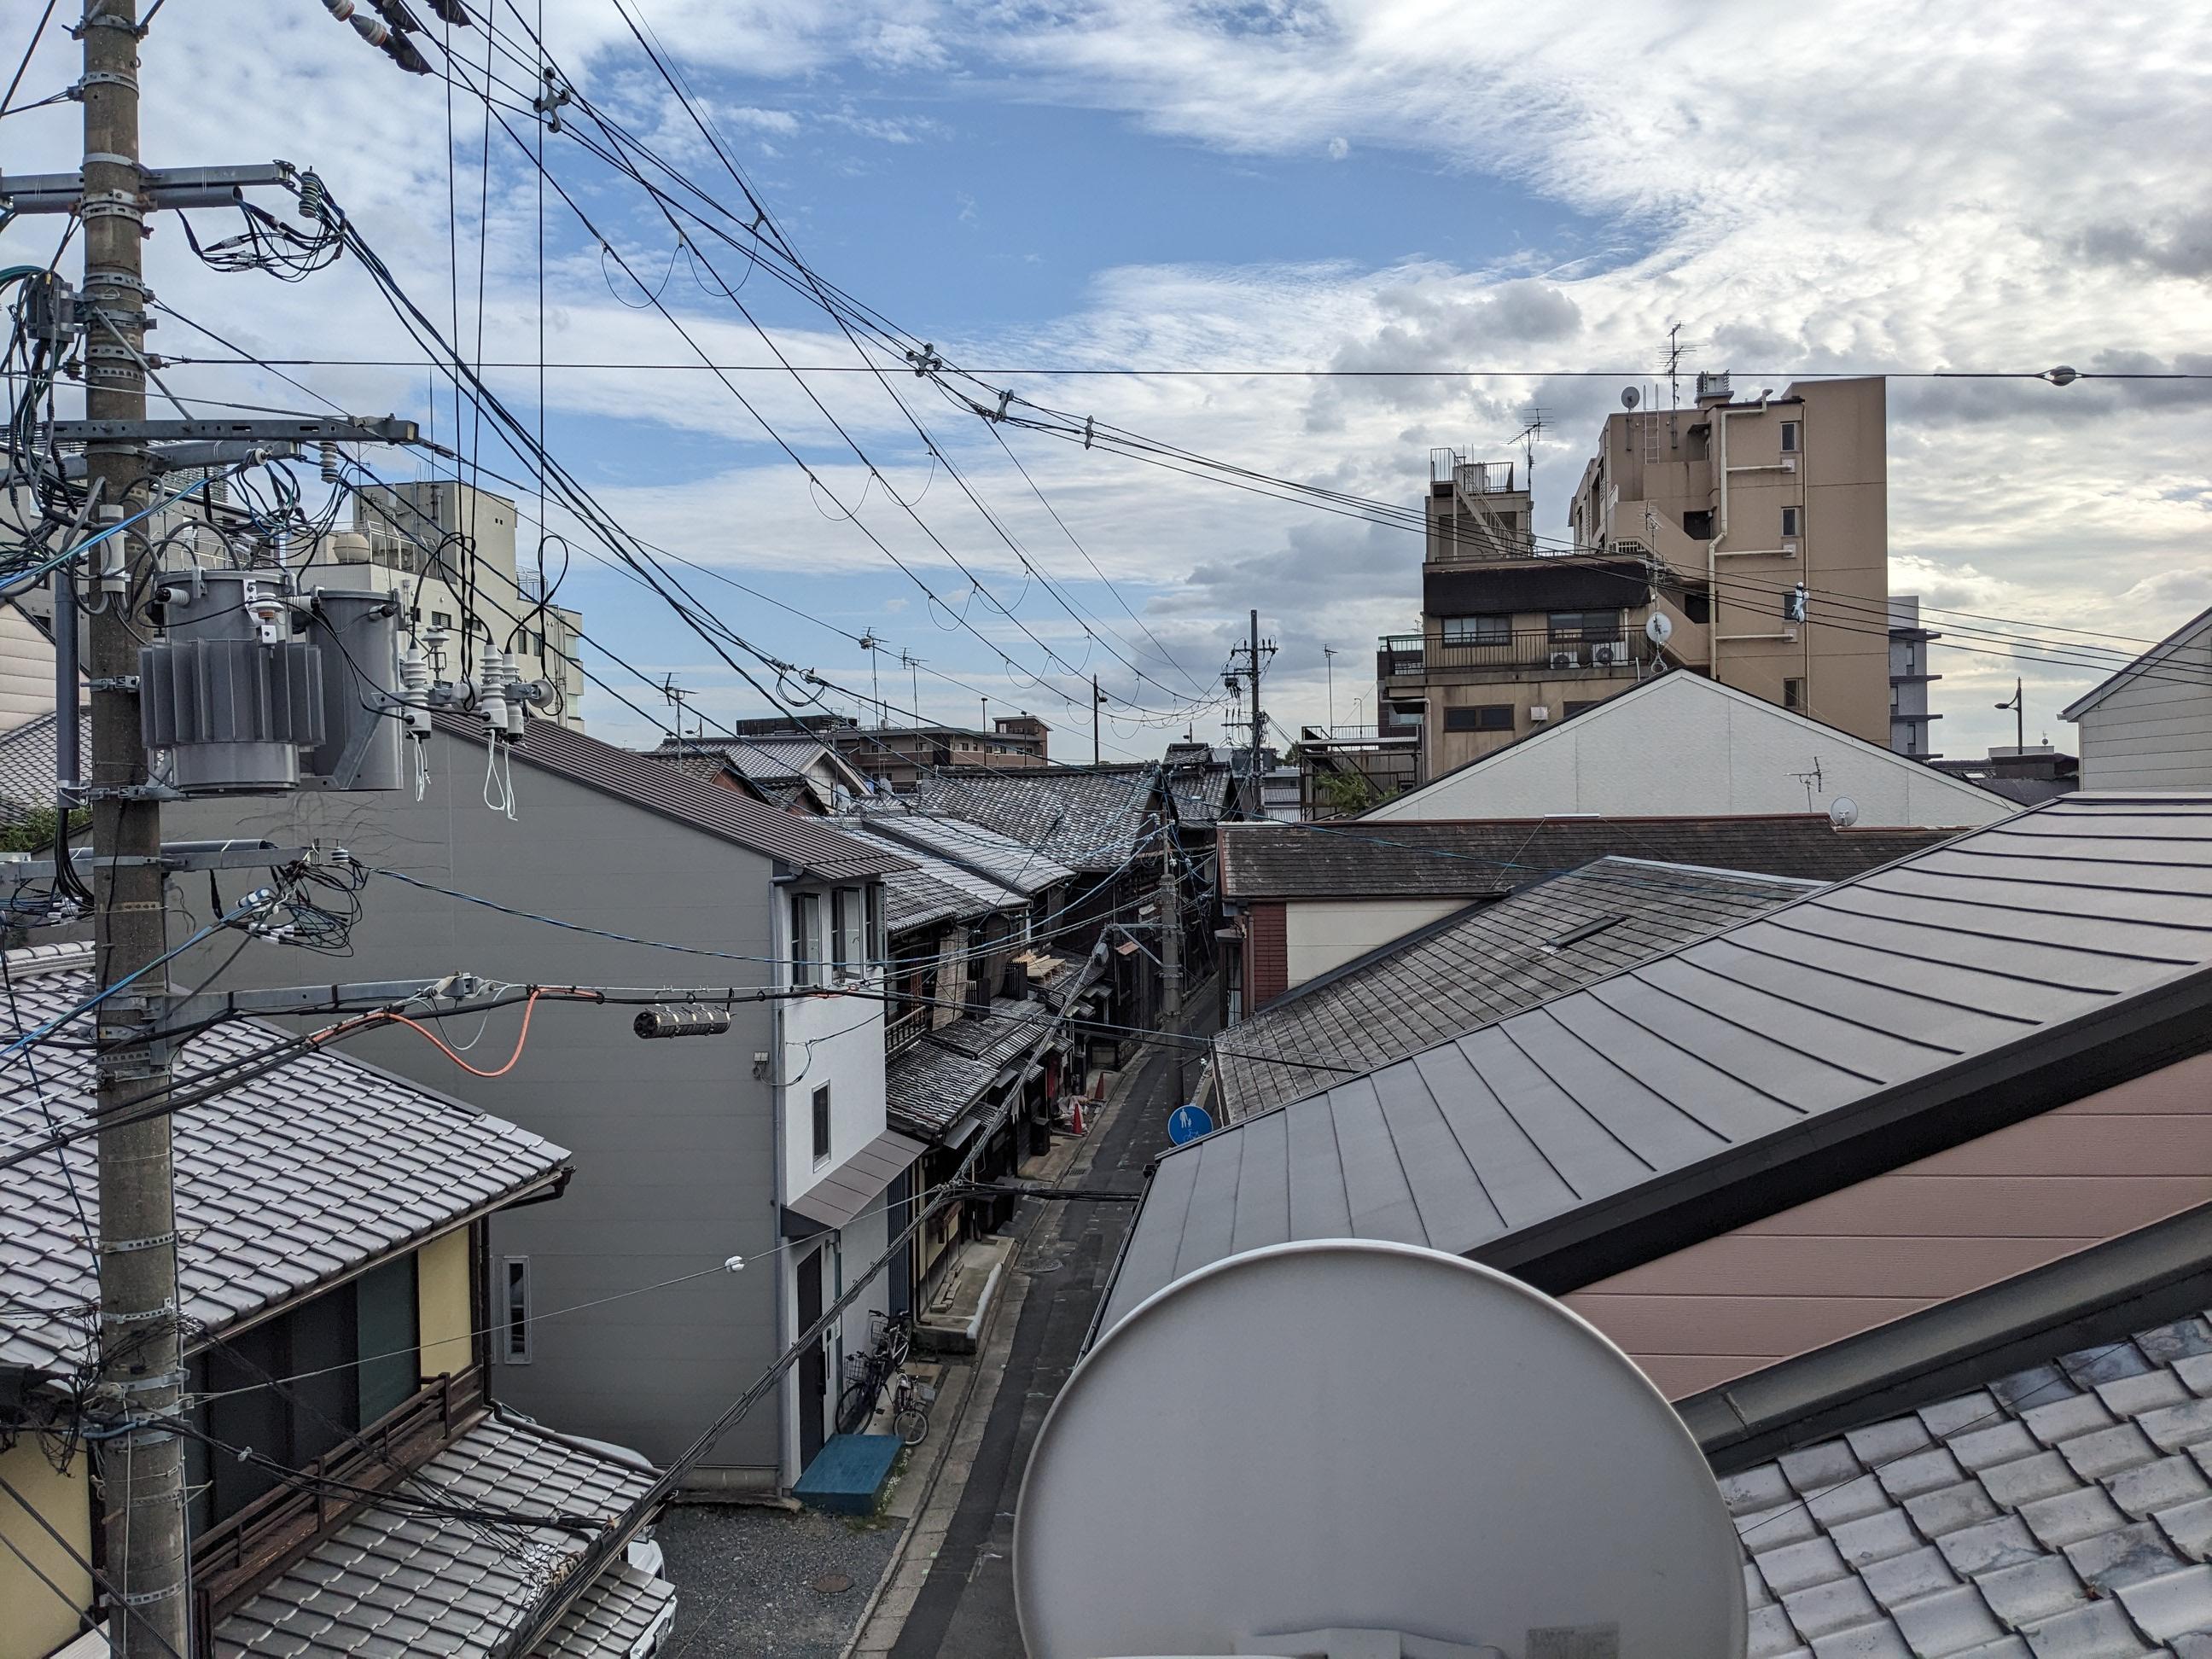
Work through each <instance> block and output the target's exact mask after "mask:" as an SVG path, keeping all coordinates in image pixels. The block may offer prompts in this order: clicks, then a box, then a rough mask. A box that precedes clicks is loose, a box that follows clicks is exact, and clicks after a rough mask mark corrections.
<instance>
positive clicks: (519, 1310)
mask: <svg viewBox="0 0 2212 1659" xmlns="http://www.w3.org/2000/svg"><path fill="white" fill-rule="evenodd" d="M500 1274H501V1289H500V1295H501V1301H500V1320H501V1323H500V1341H499V1352H500V1358H502V1359H504V1360H505V1361H506V1362H507V1364H510V1365H527V1364H529V1363H530V1258H529V1257H528V1256H526V1255H510V1256H505V1257H502V1258H501V1261H500Z"/></svg>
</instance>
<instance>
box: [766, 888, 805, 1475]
mask: <svg viewBox="0 0 2212 1659" xmlns="http://www.w3.org/2000/svg"><path fill="white" fill-rule="evenodd" d="M771 891H776V890H775V889H773V888H772V889H771ZM781 896H782V894H781V892H780V891H777V897H779V898H781ZM775 937H776V930H775V927H773V926H771V927H769V938H770V939H775ZM783 1010H784V1004H783V1003H782V1001H781V1000H775V1001H772V1002H770V1003H769V1006H768V1011H769V1025H768V1055H769V1058H768V1079H767V1081H768V1123H769V1137H768V1145H769V1168H770V1169H771V1170H774V1171H775V1176H774V1178H773V1179H772V1180H771V1181H770V1182H769V1249H771V1250H773V1251H774V1252H775V1255H774V1258H773V1259H774V1261H775V1273H774V1275H773V1279H772V1281H771V1283H772V1288H773V1291H774V1293H775V1351H776V1352H778V1353H781V1352H783V1351H784V1350H785V1349H786V1348H787V1347H789V1346H791V1332H790V1319H789V1316H788V1315H787V1313H786V1311H785V1310H784V1285H785V1281H786V1280H787V1279H788V1280H790V1282H791V1283H792V1284H793V1285H796V1284H797V1282H798V1280H797V1279H796V1277H795V1275H794V1274H793V1270H792V1267H791V1266H790V1260H791V1258H790V1255H789V1253H788V1252H787V1251H785V1250H784V1249H781V1248H780V1247H781V1245H782V1243H783V1085H782V1084H781V1083H780V1082H778V1081H777V1079H778V1078H779V1076H780V1075H781V1073H782V1071H783ZM798 1370H799V1368H798V1367H797V1366H795V1365H794V1366H793V1367H792V1368H791V1369H790V1370H787V1371H786V1372H785V1373H784V1375H783V1376H781V1377H779V1378H777V1379H776V1385H775V1407H776V1409H775V1484H776V1486H777V1489H778V1490H779V1491H781V1489H782V1488H783V1487H784V1485H785V1481H784V1478H783V1471H784V1467H785V1465H784V1457H785V1448H786V1446H787V1443H790V1441H791V1440H792V1439H793V1437H795V1435H796V1433H797V1431H798V1425H799V1419H798V1418H797V1416H796V1415H795V1414H794V1413H793V1411H792V1409H791V1402H792V1401H794V1400H796V1399H797V1398H798V1397H799V1375H798Z"/></svg>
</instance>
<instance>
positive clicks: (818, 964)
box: [791, 893, 822, 987]
mask: <svg viewBox="0 0 2212 1659" xmlns="http://www.w3.org/2000/svg"><path fill="white" fill-rule="evenodd" d="M791 982H792V985H793V987H800V986H806V985H819V984H820V983H821V982H822V895H821V894H819V893H793V895H792V896H791Z"/></svg>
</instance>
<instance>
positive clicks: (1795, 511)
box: [1782, 507, 1805, 536]
mask: <svg viewBox="0 0 2212 1659" xmlns="http://www.w3.org/2000/svg"><path fill="white" fill-rule="evenodd" d="M1804 511H1805V509H1804V508H1803V507H1784V508H1783V509H1782V533H1783V534H1784V535H1785V536H1794V535H1796V533H1797V526H1798V524H1799V523H1800V521H1801V520H1802V516H1803V513H1804Z"/></svg>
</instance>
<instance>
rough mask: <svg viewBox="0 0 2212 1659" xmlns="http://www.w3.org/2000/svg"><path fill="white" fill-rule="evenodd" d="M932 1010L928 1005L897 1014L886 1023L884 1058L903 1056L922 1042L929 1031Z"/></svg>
mask: <svg viewBox="0 0 2212 1659" xmlns="http://www.w3.org/2000/svg"><path fill="white" fill-rule="evenodd" d="M930 1013H931V1009H930V1007H929V1006H928V1005H927V1004H926V1003H925V1004H924V1005H923V1006H921V1007H919V1008H909V1009H908V1010H907V1011H906V1012H903V1013H901V1014H895V1015H893V1016H892V1017H891V1018H889V1019H887V1020H885V1021H884V1059H886V1060H889V1059H891V1058H892V1057H894V1056H895V1055H898V1054H904V1053H905V1052H906V1051H907V1050H908V1049H909V1048H913V1047H914V1045H915V1043H917V1042H921V1039H922V1037H923V1036H924V1035H925V1034H926V1033H927V1031H928V1030H929V1016H930Z"/></svg>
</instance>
